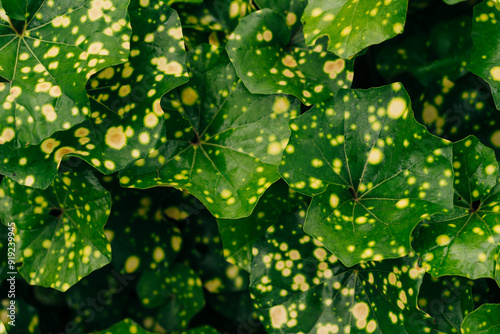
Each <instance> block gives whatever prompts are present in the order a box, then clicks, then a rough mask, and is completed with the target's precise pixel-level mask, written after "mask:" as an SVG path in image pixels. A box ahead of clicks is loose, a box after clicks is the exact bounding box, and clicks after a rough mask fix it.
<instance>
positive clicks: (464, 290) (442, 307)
mask: <svg viewBox="0 0 500 334" xmlns="http://www.w3.org/2000/svg"><path fill="white" fill-rule="evenodd" d="M470 283H471V282H470V281H469V280H468V279H466V278H463V277H457V276H447V277H442V278H435V277H431V276H430V275H426V276H425V277H424V281H423V283H422V286H421V287H420V292H419V294H418V305H419V307H420V309H421V310H422V311H424V312H426V313H427V314H429V315H430V316H431V317H432V318H433V320H434V322H435V327H434V328H433V329H434V331H433V333H436V334H437V333H460V326H461V324H462V321H463V319H464V318H465V316H466V315H467V314H469V313H470V312H472V310H473V309H474V302H473V300H472V284H470Z"/></svg>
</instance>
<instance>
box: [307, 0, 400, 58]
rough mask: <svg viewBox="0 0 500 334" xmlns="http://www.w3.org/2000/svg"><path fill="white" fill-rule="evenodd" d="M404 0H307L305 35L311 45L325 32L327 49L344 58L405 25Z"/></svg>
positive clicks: (388, 37) (398, 31) (388, 35)
mask: <svg viewBox="0 0 500 334" xmlns="http://www.w3.org/2000/svg"><path fill="white" fill-rule="evenodd" d="M407 7H408V1H407V0H394V1H391V0H384V1H378V0H367V1H358V0H342V1H335V2H331V1H329V0H310V1H309V2H308V4H307V7H306V9H305V10H304V15H303V16H302V22H304V36H305V38H306V43H307V44H309V45H311V44H313V43H314V41H315V40H316V39H318V38H319V37H321V36H324V35H326V36H328V38H329V42H328V50H329V51H331V52H333V53H335V54H336V55H338V56H339V57H342V58H344V59H347V58H350V57H352V56H353V55H355V54H356V53H358V52H359V51H361V50H363V49H364V48H366V47H368V46H370V45H373V44H378V43H381V42H383V41H385V40H387V39H390V38H392V37H394V36H396V35H398V34H401V33H402V32H403V29H404V25H405V20H406V10H407Z"/></svg>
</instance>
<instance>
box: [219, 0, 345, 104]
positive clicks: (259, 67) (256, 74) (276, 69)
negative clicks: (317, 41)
mask: <svg viewBox="0 0 500 334" xmlns="http://www.w3.org/2000/svg"><path fill="white" fill-rule="evenodd" d="M301 40H303V36H302V32H301V31H299V32H298V33H297V34H296V35H292V32H290V30H289V29H288V26H287V22H286V19H285V17H284V16H282V15H280V14H278V13H276V12H274V11H272V10H270V9H263V10H260V11H257V12H254V13H252V14H250V15H248V16H247V17H245V18H243V19H242V20H241V21H240V24H239V25H238V27H237V28H236V30H235V31H234V33H233V34H232V36H231V37H230V41H229V42H228V44H227V51H228V54H229V57H230V58H231V61H232V63H233V65H234V67H235V69H236V72H237V73H238V76H239V77H240V78H241V80H242V81H243V83H244V84H245V86H246V87H247V88H248V89H249V90H250V92H252V93H255V94H276V93H284V94H291V95H293V96H296V97H298V98H299V99H300V100H301V101H302V102H304V103H305V104H307V105H310V104H313V103H316V102H319V101H323V100H326V99H328V98H329V97H331V96H333V95H334V94H335V93H336V92H337V91H338V90H339V89H340V88H349V87H350V86H351V82H352V79H353V72H352V68H353V61H351V60H347V61H346V60H343V59H339V58H338V57H337V56H335V55H333V54H331V53H329V52H326V51H324V50H323V48H322V46H321V45H318V46H317V47H316V48H312V47H306V46H305V45H303V44H302V43H301ZM320 69H321V70H320Z"/></svg>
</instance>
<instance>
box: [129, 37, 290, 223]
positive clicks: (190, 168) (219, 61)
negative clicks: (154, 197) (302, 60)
mask: <svg viewBox="0 0 500 334" xmlns="http://www.w3.org/2000/svg"><path fill="white" fill-rule="evenodd" d="M188 68H189V70H190V77H191V79H190V82H189V83H187V84H185V85H183V86H182V87H180V88H179V89H177V90H175V91H174V92H173V93H171V94H169V95H168V99H166V101H165V107H164V108H163V109H164V110H165V117H166V118H167V122H166V127H167V134H168V136H169V138H168V140H167V142H166V143H165V144H164V145H162V146H161V147H160V148H159V149H158V150H156V151H154V152H153V153H151V154H150V155H149V156H148V157H147V158H145V159H140V160H138V161H136V162H135V165H133V166H130V167H128V168H127V169H125V170H124V171H122V172H121V173H120V175H121V178H120V181H121V184H122V185H123V186H126V187H135V188H149V187H153V186H158V185H164V186H173V187H176V188H178V189H187V190H188V191H189V192H190V193H191V194H193V195H194V196H196V197H197V198H198V199H200V201H201V202H202V203H203V204H204V205H205V206H207V208H208V209H209V210H210V211H211V212H212V213H213V214H214V215H215V216H216V217H218V218H240V217H245V216H248V215H249V214H250V213H251V212H252V210H253V208H254V207H255V205H256V204H257V200H258V198H259V197H260V196H261V195H262V194H263V193H264V191H265V190H266V189H267V188H268V187H269V186H270V185H271V184H272V183H273V182H275V181H276V180H278V178H279V174H278V173H277V170H276V167H277V166H278V164H279V161H280V159H281V155H282V152H283V148H284V146H285V144H286V142H287V141H288V137H289V135H290V132H289V129H288V128H287V126H286V123H287V122H288V120H289V119H290V118H293V117H295V115H297V114H298V108H299V103H298V101H297V100H296V99H293V98H291V97H287V96H258V95H252V94H250V93H249V92H248V90H247V89H246V88H245V87H244V86H243V84H242V83H241V82H239V80H237V77H236V74H235V73H234V70H233V69H232V66H231V65H230V64H229V60H228V59H227V56H226V55H225V53H224V50H222V49H217V48H215V47H211V46H208V45H203V46H201V47H199V48H196V49H195V50H192V51H190V53H189V62H188Z"/></svg>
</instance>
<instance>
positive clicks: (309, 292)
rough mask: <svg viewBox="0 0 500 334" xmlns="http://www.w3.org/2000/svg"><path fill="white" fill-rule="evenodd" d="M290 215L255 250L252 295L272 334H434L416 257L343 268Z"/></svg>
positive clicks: (269, 230)
mask: <svg viewBox="0 0 500 334" xmlns="http://www.w3.org/2000/svg"><path fill="white" fill-rule="evenodd" d="M303 216H304V212H303V211H302V212H299V213H298V214H297V215H291V214H285V215H283V216H282V217H281V219H280V221H279V223H278V224H276V225H275V226H273V227H270V228H269V229H268V231H267V233H266V235H265V236H264V237H263V238H261V239H260V240H259V241H258V242H257V243H256V244H255V245H254V251H253V253H254V254H255V255H254V258H253V263H252V272H251V283H250V289H251V293H252V294H253V295H254V296H255V298H256V306H257V310H258V312H259V313H261V319H262V321H263V322H264V324H265V326H266V329H267V331H268V333H299V332H301V333H332V332H333V333H337V332H338V333H348V332H349V330H350V332H351V333H364V332H368V333H373V332H376V333H391V334H392V333H404V334H407V333H426V332H427V333H429V332H430V330H431V328H429V323H428V319H427V318H428V316H426V315H425V313H423V312H422V311H420V310H418V309H417V294H418V290H419V287H420V284H421V282H422V278H423V274H424V271H423V270H421V269H419V268H418V266H417V259H416V257H411V258H410V257H406V258H403V259H397V260H385V261H382V262H369V263H363V264H360V265H358V266H355V267H351V268H347V267H345V266H343V265H342V264H341V263H340V262H339V261H338V259H337V257H335V256H334V255H332V254H331V253H329V252H328V250H327V249H326V248H325V247H323V245H322V244H321V242H319V241H317V240H315V239H313V238H310V237H309V236H308V235H306V234H305V233H304V231H303V226H302V222H303V218H300V217H303Z"/></svg>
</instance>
